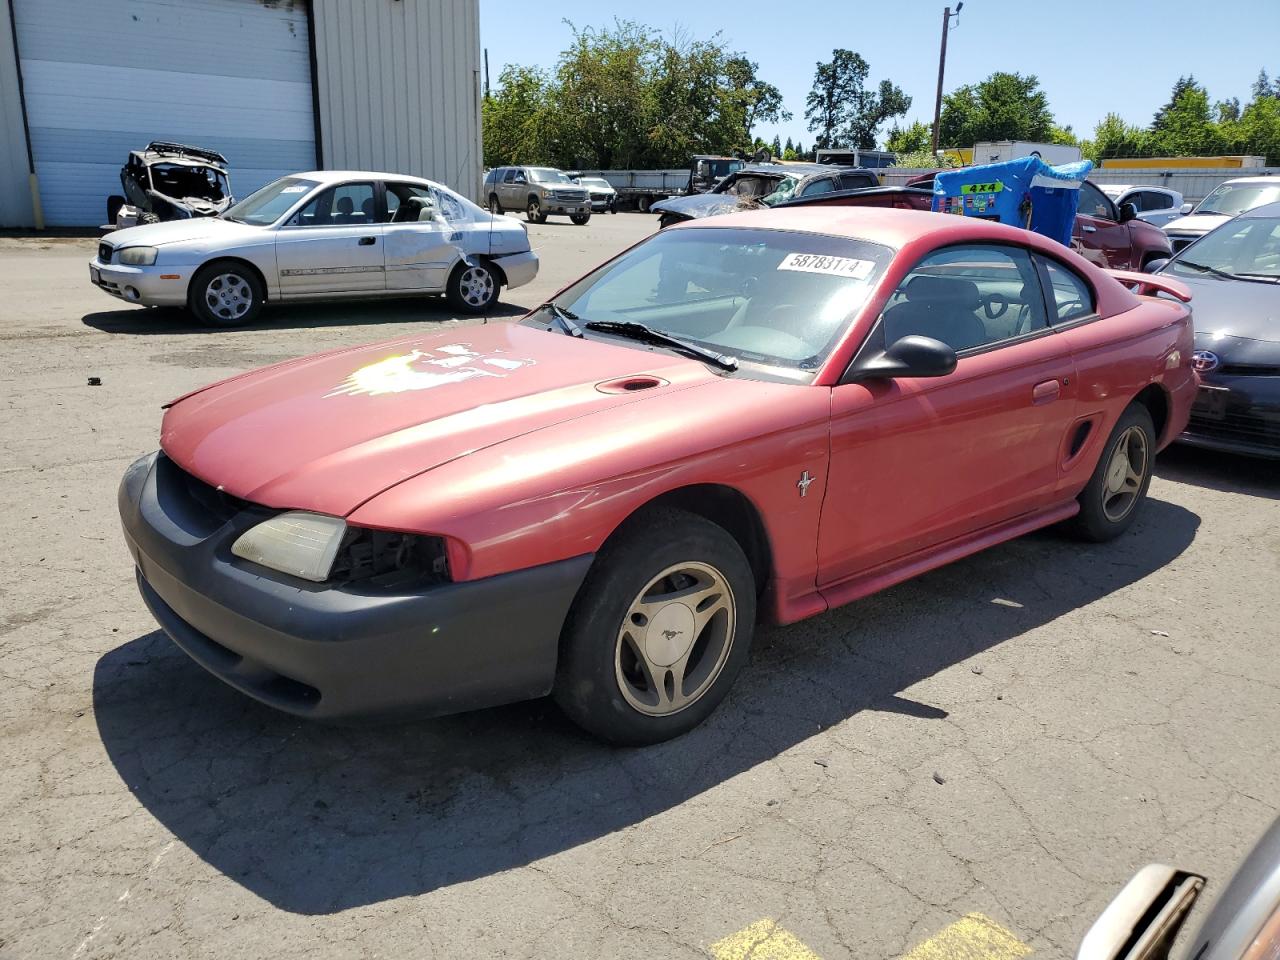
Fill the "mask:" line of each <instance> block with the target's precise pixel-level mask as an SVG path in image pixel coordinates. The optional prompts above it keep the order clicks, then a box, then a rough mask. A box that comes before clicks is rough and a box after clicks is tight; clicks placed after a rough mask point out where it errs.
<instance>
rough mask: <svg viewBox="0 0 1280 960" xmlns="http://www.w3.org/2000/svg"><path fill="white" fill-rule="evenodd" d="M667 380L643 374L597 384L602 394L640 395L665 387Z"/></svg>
mask: <svg viewBox="0 0 1280 960" xmlns="http://www.w3.org/2000/svg"><path fill="white" fill-rule="evenodd" d="M666 385H667V381H666V380H662V379H660V378H658V377H654V376H650V375H649V374H647V373H642V374H639V375H636V376H631V377H619V378H618V379H617V380H605V381H603V382H601V383H597V384H596V389H597V390H599V391H600V392H601V393H638V392H639V391H641V390H652V389H653V388H654V387H665V386H666Z"/></svg>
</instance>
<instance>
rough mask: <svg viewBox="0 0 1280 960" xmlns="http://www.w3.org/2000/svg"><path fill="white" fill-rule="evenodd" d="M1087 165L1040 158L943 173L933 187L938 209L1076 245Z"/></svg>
mask: <svg viewBox="0 0 1280 960" xmlns="http://www.w3.org/2000/svg"><path fill="white" fill-rule="evenodd" d="M1092 169H1093V164H1092V163H1091V162H1090V161H1088V160H1078V161H1076V162H1075V163H1064V164H1061V165H1059V166H1056V167H1051V166H1050V165H1049V164H1047V163H1045V162H1044V161H1043V160H1041V159H1040V158H1039V157H1019V158H1018V159H1017V160H1004V161H1002V162H1000V163H986V164H982V165H981V166H977V167H964V168H962V169H960V170H943V171H941V172H940V173H939V174H938V175H937V176H936V177H935V178H934V181H933V184H934V186H933V209H934V210H935V211H936V212H939V213H955V214H960V215H962V216H966V217H981V218H983V219H984V220H999V221H1000V222H1001V223H1007V224H1009V225H1010V226H1014V227H1023V228H1025V229H1027V230H1032V231H1034V232H1035V233H1039V234H1043V235H1044V236H1046V237H1050V238H1052V239H1054V240H1057V241H1058V242H1059V243H1061V244H1062V245H1063V246H1070V244H1071V228H1072V226H1073V224H1074V222H1075V218H1076V207H1077V206H1078V205H1079V203H1080V183H1081V181H1083V180H1084V178H1085V177H1087V176H1088V175H1089V171H1091V170H1092Z"/></svg>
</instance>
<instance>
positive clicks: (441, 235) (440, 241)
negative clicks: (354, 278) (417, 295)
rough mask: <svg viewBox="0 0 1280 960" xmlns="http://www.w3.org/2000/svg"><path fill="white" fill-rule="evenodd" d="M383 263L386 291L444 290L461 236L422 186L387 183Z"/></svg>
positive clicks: (435, 198) (435, 200) (426, 188)
mask: <svg viewBox="0 0 1280 960" xmlns="http://www.w3.org/2000/svg"><path fill="white" fill-rule="evenodd" d="M385 196H386V209H387V223H386V226H385V228H384V230H383V241H384V248H383V262H384V263H385V264H386V271H387V274H386V275H387V289H388V290H405V291H409V290H436V291H439V290H443V289H444V287H445V282H446V281H447V280H448V279H449V271H450V270H451V269H452V268H453V265H454V264H455V263H457V262H458V257H459V250H458V245H457V241H460V240H461V239H462V238H461V235H460V234H459V232H458V231H457V229H455V227H454V226H453V225H451V224H450V223H449V222H448V220H447V218H446V217H445V215H444V211H443V210H442V209H441V203H440V198H439V196H437V194H436V191H434V190H432V189H431V188H430V187H428V186H426V185H425V184H416V183H402V182H397V181H387V183H386V195H385Z"/></svg>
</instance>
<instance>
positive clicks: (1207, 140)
mask: <svg viewBox="0 0 1280 960" xmlns="http://www.w3.org/2000/svg"><path fill="white" fill-rule="evenodd" d="M1214 121H1215V117H1214V112H1213V109H1212V107H1211V106H1210V105H1209V92H1208V91H1207V90H1205V88H1204V87H1202V86H1200V85H1199V84H1198V83H1196V82H1195V78H1194V77H1179V78H1178V82H1177V83H1176V84H1174V87H1173V94H1172V96H1171V97H1170V98H1169V102H1168V103H1166V104H1165V105H1164V106H1163V107H1161V108H1160V109H1159V111H1157V113H1156V115H1155V117H1154V119H1153V120H1152V122H1151V133H1150V138H1151V149H1152V150H1153V151H1154V155H1159V156H1170V157H1194V156H1209V155H1212V154H1215V153H1221V152H1223V150H1224V149H1225V147H1226V142H1225V140H1224V138H1223V136H1222V131H1221V130H1219V128H1218V126H1217V124H1216V123H1215V122H1214Z"/></svg>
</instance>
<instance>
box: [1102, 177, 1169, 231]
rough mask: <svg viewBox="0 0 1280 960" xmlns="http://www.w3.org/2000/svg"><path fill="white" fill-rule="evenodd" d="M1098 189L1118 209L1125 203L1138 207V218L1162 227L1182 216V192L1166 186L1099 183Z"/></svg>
mask: <svg viewBox="0 0 1280 960" xmlns="http://www.w3.org/2000/svg"><path fill="white" fill-rule="evenodd" d="M1098 189H1099V190H1101V191H1102V192H1103V193H1105V194H1106V195H1107V196H1108V197H1110V198H1111V200H1112V202H1113V203H1114V204H1115V205H1116V209H1117V210H1119V209H1120V208H1121V207H1123V206H1124V205H1125V204H1126V203H1132V204H1133V205H1134V206H1135V207H1137V208H1138V219H1139V220H1145V221H1147V223H1154V224H1155V225H1156V226H1157V227H1163V226H1164V225H1165V224H1166V223H1168V222H1169V221H1170V220H1177V219H1178V218H1179V217H1180V216H1182V194H1180V193H1179V192H1178V191H1177V190H1170V189H1169V188H1168V187H1146V186H1141V185H1137V184H1131V183H1100V184H1098Z"/></svg>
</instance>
